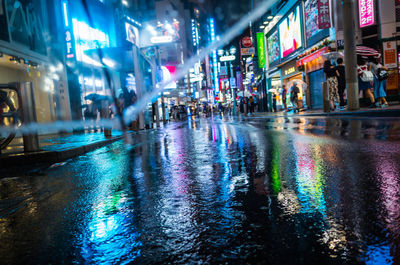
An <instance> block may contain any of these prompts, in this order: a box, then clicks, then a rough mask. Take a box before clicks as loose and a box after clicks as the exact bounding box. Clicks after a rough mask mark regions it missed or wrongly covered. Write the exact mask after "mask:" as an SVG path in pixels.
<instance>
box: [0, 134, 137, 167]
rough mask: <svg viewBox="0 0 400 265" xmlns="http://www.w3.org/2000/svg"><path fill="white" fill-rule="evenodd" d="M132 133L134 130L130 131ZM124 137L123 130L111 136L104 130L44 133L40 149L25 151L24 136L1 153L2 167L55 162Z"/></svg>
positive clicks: (0, 164) (40, 141)
mask: <svg viewBox="0 0 400 265" xmlns="http://www.w3.org/2000/svg"><path fill="white" fill-rule="evenodd" d="M128 133H130V134H132V133H133V132H128ZM121 139H123V134H122V132H119V131H113V132H112V136H111V137H105V136H104V134H103V133H102V132H94V133H79V134H64V135H61V134H59V135H42V136H39V145H40V151H37V152H30V153H25V152H24V148H23V143H22V138H16V139H14V140H13V141H12V142H11V144H10V145H9V146H8V147H7V149H5V150H2V153H1V154H0V168H1V169H4V168H10V167H18V166H26V165H34V164H39V163H46V164H53V163H57V162H61V161H64V160H67V159H69V158H72V157H75V156H79V155H82V154H85V153H87V152H90V151H92V150H95V149H97V148H100V147H103V146H106V145H108V144H111V143H113V142H115V141H118V140H121Z"/></svg>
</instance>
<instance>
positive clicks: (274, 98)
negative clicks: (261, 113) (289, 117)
mask: <svg viewBox="0 0 400 265" xmlns="http://www.w3.org/2000/svg"><path fill="white" fill-rule="evenodd" d="M272 108H273V109H274V112H277V109H276V92H274V93H273V94H272Z"/></svg>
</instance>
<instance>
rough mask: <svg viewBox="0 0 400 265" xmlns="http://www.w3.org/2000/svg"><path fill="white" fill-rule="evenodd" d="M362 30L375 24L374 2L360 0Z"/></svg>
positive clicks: (372, 0)
mask: <svg viewBox="0 0 400 265" xmlns="http://www.w3.org/2000/svg"><path fill="white" fill-rule="evenodd" d="M358 10H359V16H360V28H363V27H367V26H371V25H374V24H375V6H374V0H358Z"/></svg>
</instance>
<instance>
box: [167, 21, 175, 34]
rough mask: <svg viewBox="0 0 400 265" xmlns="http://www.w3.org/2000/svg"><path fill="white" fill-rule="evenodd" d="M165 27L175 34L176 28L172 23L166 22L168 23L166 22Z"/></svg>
mask: <svg viewBox="0 0 400 265" xmlns="http://www.w3.org/2000/svg"><path fill="white" fill-rule="evenodd" d="M165 29H166V30H167V31H168V32H169V33H170V34H174V33H175V31H174V29H173V28H172V25H171V24H169V23H166V24H165Z"/></svg>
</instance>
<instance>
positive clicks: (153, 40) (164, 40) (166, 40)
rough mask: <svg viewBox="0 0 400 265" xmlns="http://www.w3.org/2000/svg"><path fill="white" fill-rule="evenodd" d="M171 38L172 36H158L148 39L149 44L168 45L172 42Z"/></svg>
mask: <svg viewBox="0 0 400 265" xmlns="http://www.w3.org/2000/svg"><path fill="white" fill-rule="evenodd" d="M172 40H173V38H172V36H158V37H152V38H151V39H150V41H151V43H154V44H157V43H169V42H172Z"/></svg>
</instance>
